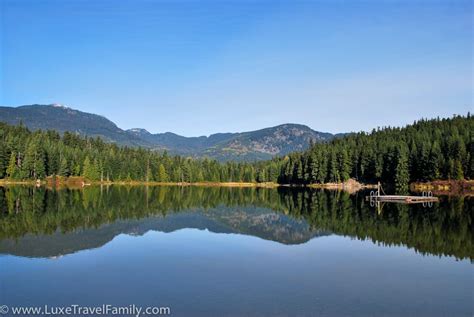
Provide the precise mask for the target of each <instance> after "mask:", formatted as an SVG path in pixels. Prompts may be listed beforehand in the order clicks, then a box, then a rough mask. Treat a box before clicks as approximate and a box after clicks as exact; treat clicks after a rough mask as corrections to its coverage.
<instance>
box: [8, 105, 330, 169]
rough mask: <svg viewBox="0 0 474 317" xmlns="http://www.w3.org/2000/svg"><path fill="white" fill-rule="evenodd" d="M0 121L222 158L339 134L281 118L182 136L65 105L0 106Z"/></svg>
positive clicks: (257, 154)
mask: <svg viewBox="0 0 474 317" xmlns="http://www.w3.org/2000/svg"><path fill="white" fill-rule="evenodd" d="M0 121H2V122H5V123H8V124H12V125H16V124H20V123H22V124H24V125H25V126H27V127H28V128H29V129H32V130H37V129H42V130H56V131H58V132H60V133H64V132H65V131H70V132H75V133H77V134H80V135H87V136H92V137H101V138H103V139H104V140H105V141H107V142H113V143H117V144H119V145H127V146H142V147H146V148H150V149H156V150H167V151H168V152H169V153H171V154H178V155H184V156H191V157H210V158H214V159H218V160H220V161H227V160H237V161H249V160H264V159H270V158H272V157H273V156H275V155H285V154H287V153H289V152H293V151H301V150H305V149H307V148H308V147H309V145H310V143H311V142H323V141H328V140H330V139H332V138H334V137H335V136H334V135H332V134H330V133H324V132H318V131H314V130H312V129H311V128H309V127H307V126H305V125H300V124H289V123H288V124H282V125H279V126H276V127H271V128H265V129H261V130H256V131H250V132H241V133H216V134H212V135H210V136H199V137H184V136H181V135H178V134H175V133H171V132H166V133H157V134H152V133H150V132H148V131H147V130H145V129H140V128H136V129H129V130H122V129H120V128H119V127H117V125H116V124H115V123H113V122H112V121H110V120H108V119H107V118H105V117H102V116H99V115H96V114H91V113H86V112H82V111H79V110H75V109H72V108H69V107H66V106H63V105H59V104H53V105H29V106H21V107H0Z"/></svg>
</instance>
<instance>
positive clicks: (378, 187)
mask: <svg viewBox="0 0 474 317" xmlns="http://www.w3.org/2000/svg"><path fill="white" fill-rule="evenodd" d="M377 197H380V182H377Z"/></svg>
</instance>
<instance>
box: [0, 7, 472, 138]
mask: <svg viewBox="0 0 474 317" xmlns="http://www.w3.org/2000/svg"><path fill="white" fill-rule="evenodd" d="M0 5H1V6H0V10H1V16H0V18H1V21H0V23H1V24H0V27H1V29H0V35H1V39H0V40H1V41H0V45H1V47H0V48H1V51H0V76H1V77H0V105H3V106H19V105H24V104H33V103H41V104H50V103H62V104H65V105H68V106H70V107H73V108H76V109H79V110H82V111H87V112H93V113H97V114H101V115H104V116H106V117H107V118H109V119H111V120H112V121H114V122H115V123H117V125H118V126H119V127H121V128H133V127H142V128H146V129H148V130H149V131H151V132H165V131H172V132H175V133H179V134H182V135H186V136H197V135H208V134H211V133H215V132H234V131H248V130H254V129H259V128H263V127H268V126H273V125H277V124H281V123H287V122H293V123H301V124H306V125H308V126H310V127H311V128H313V129H315V130H319V131H328V132H345V131H358V130H371V129H372V128H374V127H377V126H386V125H405V124H407V123H411V122H413V120H415V119H418V118H420V117H435V116H451V115H452V114H454V113H460V114H465V113H467V112H468V111H472V110H473V90H474V87H473V5H472V2H471V1H329V0H327V1H276V0H274V1H251V0H241V1H225V0H223V1H197V0H196V1H182V0H177V1H169V2H165V1H87V0H86V1H42V0H35V1H22V0H15V1H10V0H0Z"/></svg>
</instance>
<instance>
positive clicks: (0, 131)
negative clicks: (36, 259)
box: [0, 113, 474, 192]
mask: <svg viewBox="0 0 474 317" xmlns="http://www.w3.org/2000/svg"><path fill="white" fill-rule="evenodd" d="M473 130H474V119H473V118H472V116H471V115H470V114H469V113H468V114H467V116H454V117H452V118H448V119H439V118H437V119H431V120H425V119H423V120H419V121H417V122H415V123H413V124H412V125H409V126H406V127H403V128H393V127H386V128H379V129H376V130H375V129H374V130H373V131H372V132H370V133H365V132H359V133H351V134H347V135H345V136H344V137H342V138H336V139H334V140H332V141H330V142H326V143H317V144H312V145H311V147H310V148H309V149H308V150H306V151H304V152H295V153H292V154H289V155H287V156H284V157H277V158H274V159H272V160H269V161H262V162H226V163H220V162H218V161H216V160H211V159H207V158H204V159H194V158H188V157H182V156H173V155H169V154H168V153H167V152H158V151H152V150H147V149H142V148H131V147H120V146H118V145H116V144H110V143H106V142H104V141H103V140H101V139H100V138H91V137H83V136H79V135H76V134H74V133H70V132H65V133H64V134H63V135H60V134H59V133H57V132H55V131H41V130H37V131H30V130H28V129H27V128H26V127H24V126H21V125H20V126H10V125H7V124H4V123H0V178H9V179H17V180H19V179H43V178H45V177H48V176H54V175H58V176H64V177H69V176H83V177H85V178H86V179H89V180H92V181H98V180H102V181H105V180H109V181H131V180H135V181H157V182H203V181H208V182H278V183H284V184H311V183H328V182H343V181H346V180H348V179H349V178H355V179H357V180H359V181H362V182H368V183H371V182H376V181H382V182H385V183H390V184H394V185H395V187H396V190H397V192H404V191H406V190H407V189H408V184H409V183H410V182H412V181H429V180H433V179H473V177H474V158H473V156H474V155H473V152H474V143H473V140H472V135H471V131H473Z"/></svg>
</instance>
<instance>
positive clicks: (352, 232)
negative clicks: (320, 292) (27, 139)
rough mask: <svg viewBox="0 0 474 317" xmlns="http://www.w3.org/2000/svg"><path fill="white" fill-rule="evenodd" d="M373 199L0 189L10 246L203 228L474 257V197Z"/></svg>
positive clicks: (4, 241)
mask: <svg viewBox="0 0 474 317" xmlns="http://www.w3.org/2000/svg"><path fill="white" fill-rule="evenodd" d="M364 196H365V193H358V194H357V193H356V194H354V195H350V194H348V193H345V192H336V191H324V190H315V189H303V188H297V189H293V188H278V189H268V188H229V187H194V186H187V187H178V186H169V187H166V186H156V187H140V186H131V187H127V186H109V187H105V186H104V187H100V186H93V187H87V188H84V189H58V190H55V189H46V188H34V187H28V186H9V187H0V253H3V254H12V255H18V256H24V257H56V256H61V255H64V254H70V253H74V252H77V251H79V250H85V249H91V248H98V247H101V246H103V245H104V244H106V243H107V242H109V241H111V240H112V239H113V238H114V237H115V236H117V235H119V234H129V235H143V234H144V233H146V232H147V231H150V230H152V231H162V232H172V231H176V230H179V229H184V228H196V229H201V230H203V229H207V230H209V231H211V232H215V233H234V234H244V235H250V236H255V237H259V238H262V239H265V240H271V241H275V242H277V243H282V244H288V245H293V244H301V243H306V242H307V241H309V240H311V239H313V238H315V237H318V236H322V235H329V234H336V235H343V236H350V237H353V238H356V239H363V240H365V239H370V240H372V241H373V242H375V243H382V244H384V245H404V246H407V247H408V248H413V249H415V250H416V251H417V252H420V253H423V254H425V253H426V254H434V255H447V256H454V257H456V258H458V259H470V260H471V261H472V260H473V258H474V252H473V228H472V218H473V211H472V203H473V201H472V200H473V199H472V198H471V197H465V198H463V197H458V198H448V197H443V198H442V199H441V202H440V203H439V204H434V206H433V207H431V208H426V207H423V206H421V205H401V204H389V205H385V206H384V208H383V212H382V213H381V214H380V215H378V214H377V212H376V211H375V210H374V208H372V207H370V204H369V203H368V202H366V201H365V200H364Z"/></svg>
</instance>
